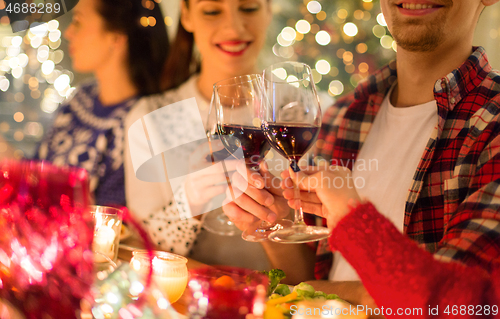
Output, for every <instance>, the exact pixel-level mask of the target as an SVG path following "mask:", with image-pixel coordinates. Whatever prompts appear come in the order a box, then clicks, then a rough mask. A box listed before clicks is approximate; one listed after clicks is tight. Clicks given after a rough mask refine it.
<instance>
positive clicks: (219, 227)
mask: <svg viewBox="0 0 500 319" xmlns="http://www.w3.org/2000/svg"><path fill="white" fill-rule="evenodd" d="M214 99H215V86H214V93H213V94H212V101H211V103H210V110H209V112H208V118H207V125H206V127H205V128H206V133H207V139H208V145H209V147H210V154H211V159H209V160H212V163H213V164H215V162H216V160H219V157H218V156H217V155H223V156H224V157H227V154H222V152H216V151H215V152H214V150H215V149H216V147H215V144H216V143H217V142H220V139H219V136H218V134H217V112H216V106H215V104H214ZM221 163H222V165H224V166H223V167H224V170H225V171H226V172H227V170H226V169H225V164H224V161H221ZM226 179H227V180H228V181H229V176H227V175H226ZM202 225H203V228H205V229H206V230H207V231H209V232H211V233H214V234H217V235H221V236H234V235H235V234H236V233H238V232H239V229H238V228H237V227H236V226H235V225H234V223H233V222H232V221H230V220H229V218H228V217H227V216H226V214H224V212H223V211H222V209H221V208H217V209H214V210H212V211H210V212H208V213H207V214H205V217H204V218H203V224H202Z"/></svg>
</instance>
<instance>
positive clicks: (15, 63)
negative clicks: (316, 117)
mask: <svg viewBox="0 0 500 319" xmlns="http://www.w3.org/2000/svg"><path fill="white" fill-rule="evenodd" d="M142 1H143V6H145V7H148V6H150V5H151V4H154V5H160V6H161V7H162V10H163V13H164V15H165V16H166V17H165V23H166V25H167V27H168V28H169V35H170V39H171V40H172V39H173V38H174V36H175V32H176V26H177V23H178V13H179V3H180V2H179V0H142ZM34 2H35V3H37V2H39V1H37V0H35V1H34ZM272 6H273V12H274V18H273V23H272V25H271V27H270V29H269V33H268V34H269V36H268V39H267V43H266V47H265V48H264V50H263V53H262V55H261V59H260V64H261V66H262V67H264V66H267V65H270V64H272V63H274V62H277V61H285V60H296V61H301V62H304V63H307V64H309V65H310V66H311V67H312V68H313V72H314V77H315V82H316V83H317V86H318V87H319V89H320V90H322V91H324V92H328V94H330V95H331V96H332V97H337V96H340V95H342V94H345V93H347V92H349V91H351V90H353V88H354V87H355V86H356V85H357V83H358V82H359V81H360V80H361V79H363V78H364V77H366V76H367V75H368V74H369V73H371V72H373V71H375V70H376V69H377V68H379V67H380V66H382V65H383V64H385V63H387V62H388V61H390V60H391V59H393V58H394V57H395V51H396V50H397V47H396V44H395V43H394V41H393V39H392V37H391V35H390V33H389V32H388V30H387V27H386V24H385V21H384V17H383V15H382V14H381V13H380V6H379V3H378V0H359V1H353V0H337V1H331V0H318V1H316V0H312V1H311V0H273V2H272ZM5 8H6V3H5V2H4V0H0V135H1V137H3V139H4V140H5V141H7V142H9V143H10V144H11V145H13V146H14V147H15V149H16V151H15V156H16V157H18V158H21V157H28V158H29V157H31V156H32V155H33V153H34V151H35V145H36V143H37V142H38V141H40V139H41V138H42V136H43V134H44V133H45V129H46V128H47V127H50V124H51V121H52V119H53V117H54V115H55V113H56V111H57V109H58V107H59V105H60V103H61V102H62V101H64V99H65V98H66V97H68V96H69V95H70V94H71V92H72V91H73V90H74V89H75V87H76V86H78V85H79V83H81V82H82V81H83V80H85V79H87V78H88V75H85V74H78V73H75V72H73V71H72V70H71V61H70V59H69V56H68V55H67V54H66V52H67V42H66V40H65V39H64V37H63V36H62V34H63V33H64V30H65V29H66V27H67V26H68V25H69V23H70V21H71V12H70V13H68V14H65V15H63V16H61V17H58V18H57V19H56V20H51V21H50V22H48V23H45V24H42V25H40V26H37V27H35V28H31V29H30V30H28V31H22V32H17V33H13V32H12V29H11V27H10V24H9V18H8V17H7V14H6V12H5ZM141 23H142V24H143V25H144V26H145V27H147V26H148V25H150V24H155V23H156V21H154V18H152V17H144V19H141ZM474 45H481V46H483V47H485V48H486V51H487V52H488V53H489V55H488V57H489V59H490V63H491V64H492V66H493V67H494V68H496V69H498V68H500V54H498V52H499V51H500V3H497V4H496V5H493V6H492V7H489V8H488V9H487V10H485V11H484V12H483V14H482V16H481V18H480V21H479V25H478V28H477V29H476V35H475V40H474ZM6 149H7V144H6V143H4V142H2V140H1V139H0V155H1V153H2V152H4V151H6Z"/></svg>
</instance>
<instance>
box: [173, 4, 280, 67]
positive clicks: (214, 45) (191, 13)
mask: <svg viewBox="0 0 500 319" xmlns="http://www.w3.org/2000/svg"><path fill="white" fill-rule="evenodd" d="M188 1H189V3H188V5H186V1H184V0H183V1H182V24H183V26H184V28H185V29H186V30H187V31H189V32H192V33H193V35H194V40H195V43H196V46H197V47H198V49H199V51H200V53H201V56H202V69H203V68H204V66H206V65H210V68H217V69H219V70H220V71H222V72H224V73H227V74H233V75H240V74H242V72H249V71H253V70H254V68H255V65H256V62H257V57H258V55H259V52H260V50H261V49H262V46H263V45H264V42H265V39H266V32H267V27H268V26H269V23H270V21H271V18H272V14H271V8H270V4H269V0H188Z"/></svg>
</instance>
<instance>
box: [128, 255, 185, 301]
mask: <svg viewBox="0 0 500 319" xmlns="http://www.w3.org/2000/svg"><path fill="white" fill-rule="evenodd" d="M132 255H133V257H132V259H131V260H130V265H131V267H132V269H134V270H135V271H137V272H139V273H141V274H142V275H147V274H148V273H149V269H150V268H149V267H150V265H151V263H152V264H153V275H152V280H153V281H154V282H155V283H156V285H157V286H158V288H159V289H160V290H161V292H162V293H164V294H165V295H166V297H167V299H168V301H169V302H170V303H174V302H176V301H177V300H179V298H180V297H181V296H182V294H183V293H184V290H185V289H186V286H187V281H188V270H187V266H186V263H187V259H186V258H185V257H182V256H179V255H176V254H172V253H168V252H164V251H153V260H152V262H151V263H150V259H149V254H148V251H147V250H135V251H133V252H132Z"/></svg>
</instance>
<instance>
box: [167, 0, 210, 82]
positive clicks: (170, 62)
mask: <svg viewBox="0 0 500 319" xmlns="http://www.w3.org/2000/svg"><path fill="white" fill-rule="evenodd" d="M182 1H184V2H185V3H186V5H188V4H189V1H188V0H182ZM193 51H194V37H193V34H192V33H190V32H188V31H187V30H186V29H184V27H183V26H182V23H181V20H180V18H179V25H178V26H177V34H176V36H175V40H174V43H173V45H172V48H171V51H170V54H169V56H168V59H167V63H166V67H165V72H164V73H163V76H162V83H163V85H162V86H163V89H164V90H169V89H173V88H176V87H178V86H180V85H181V84H182V83H184V82H186V81H187V80H188V79H189V77H191V75H193V74H194V73H197V72H199V71H200V67H201V66H200V61H198V60H197V59H196V57H195V56H194V55H193Z"/></svg>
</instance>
